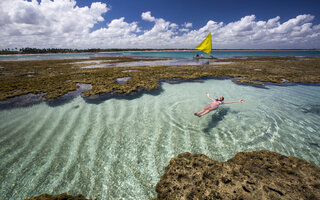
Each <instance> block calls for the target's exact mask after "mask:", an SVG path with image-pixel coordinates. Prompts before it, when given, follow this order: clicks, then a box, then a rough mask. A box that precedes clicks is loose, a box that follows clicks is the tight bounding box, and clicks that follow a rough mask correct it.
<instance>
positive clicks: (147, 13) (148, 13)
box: [141, 11, 156, 22]
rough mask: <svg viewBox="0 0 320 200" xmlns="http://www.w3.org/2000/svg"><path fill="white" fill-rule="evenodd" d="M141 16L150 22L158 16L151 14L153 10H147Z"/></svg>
mask: <svg viewBox="0 0 320 200" xmlns="http://www.w3.org/2000/svg"><path fill="white" fill-rule="evenodd" d="M141 17H142V19H143V20H146V21H149V22H154V21H155V20H156V18H154V17H152V16H151V12H150V11H147V12H143V13H142V14H141Z"/></svg>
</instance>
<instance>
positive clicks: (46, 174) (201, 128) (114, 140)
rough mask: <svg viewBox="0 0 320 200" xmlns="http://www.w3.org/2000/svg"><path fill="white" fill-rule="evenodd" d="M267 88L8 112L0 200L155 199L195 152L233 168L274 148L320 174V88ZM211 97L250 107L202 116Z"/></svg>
mask: <svg viewBox="0 0 320 200" xmlns="http://www.w3.org/2000/svg"><path fill="white" fill-rule="evenodd" d="M267 87H268V88H269V89H268V90H266V89H261V88H256V87H250V86H242V85H237V84H235V83H233V82H232V81H231V80H206V81H202V82H186V83H180V84H168V83H163V84H162V90H160V92H159V91H158V92H156V93H155V94H153V93H150V94H143V95H140V97H139V98H136V97H135V98H131V99H130V97H129V98H126V97H122V98H117V99H112V98H111V99H110V98H106V99H107V100H105V101H103V98H101V99H95V100H94V99H93V100H89V99H85V100H84V99H83V98H82V97H77V98H75V99H73V100H70V101H69V102H64V103H63V104H59V105H56V106H53V107H52V106H50V105H48V104H46V103H40V104H37V105H33V106H29V107H19V108H15V109H7V110H1V111H0V169H1V170H0V179H1V180H0V187H1V193H0V199H24V198H28V197H31V196H35V195H39V194H42V193H53V194H57V193H62V192H68V193H71V194H78V193H81V194H83V195H84V196H86V197H88V198H92V199H94V198H100V199H151V198H152V197H155V195H156V193H155V189H154V188H155V185H156V183H157V182H158V181H159V179H160V176H161V175H162V174H163V172H164V167H165V166H167V165H168V163H169V160H170V159H171V158H172V157H174V156H177V155H178V154H179V153H182V152H186V151H188V152H191V153H204V154H206V155H208V156H209V157H210V158H212V159H215V160H220V161H225V160H227V159H229V158H231V157H233V156H234V155H235V154H236V153H237V152H239V151H253V150H260V149H267V150H271V151H276V152H279V153H281V154H284V155H289V156H297V157H300V158H303V159H305V160H308V161H311V162H312V163H315V164H317V165H320V146H319V145H318V144H320V135H319V131H318V129H319V127H320V115H319V112H317V108H318V107H317V105H320V102H319V99H320V98H319V97H320V87H319V86H311V85H308V86H306V85H292V86H288V87H281V86H274V85H273V86H272V85H270V86H267ZM207 91H208V92H210V94H211V96H214V97H217V96H220V95H223V96H224V97H225V101H230V100H239V99H242V98H244V99H246V102H245V103H243V104H240V103H239V104H226V105H222V106H221V107H220V108H218V110H215V111H212V112H210V113H209V114H208V115H205V116H203V117H201V118H198V117H195V116H194V115H193V113H194V112H197V111H199V110H201V109H202V108H203V107H204V106H205V105H207V104H208V103H210V101H209V99H208V98H207V97H206V96H205V92H207ZM87 102H90V103H87ZM95 102H96V103H95ZM302 108H303V109H302ZM314 110H316V111H315V112H313V111H314Z"/></svg>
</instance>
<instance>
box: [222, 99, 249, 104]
mask: <svg viewBox="0 0 320 200" xmlns="http://www.w3.org/2000/svg"><path fill="white" fill-rule="evenodd" d="M244 102H245V100H244V99H241V100H239V101H229V102H223V104H230V103H244Z"/></svg>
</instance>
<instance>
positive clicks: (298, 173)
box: [156, 150, 320, 200]
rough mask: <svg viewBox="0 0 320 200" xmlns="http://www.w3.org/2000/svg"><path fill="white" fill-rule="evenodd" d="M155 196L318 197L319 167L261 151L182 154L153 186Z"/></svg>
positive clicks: (319, 188)
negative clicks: (220, 157)
mask: <svg viewBox="0 0 320 200" xmlns="http://www.w3.org/2000/svg"><path fill="white" fill-rule="evenodd" d="M156 191H157V193H158V199H308V200H311V199H320V168H319V167H318V166H315V165H313V164H311V163H309V162H306V161H304V160H302V159H299V158H295V157H287V156H283V155H281V154H278V153H274V152H270V151H266V150H262V151H254V152H247V153H237V154H236V155H235V157H233V158H232V159H230V160H228V161H227V162H218V161H214V160H211V159H210V158H208V157H207V156H205V155H203V154H190V153H182V154H180V155H178V156H177V157H175V158H172V159H171V160H170V164H169V165H168V166H167V167H166V169H165V174H164V175H163V176H162V177H161V180H160V181H159V182H158V184H157V186H156Z"/></svg>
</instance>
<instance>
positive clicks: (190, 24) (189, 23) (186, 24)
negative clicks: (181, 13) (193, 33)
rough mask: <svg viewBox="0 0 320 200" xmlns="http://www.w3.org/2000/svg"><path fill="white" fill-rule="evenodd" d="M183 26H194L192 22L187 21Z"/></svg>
mask: <svg viewBox="0 0 320 200" xmlns="http://www.w3.org/2000/svg"><path fill="white" fill-rule="evenodd" d="M183 26H184V27H186V28H191V27H192V23H191V22H188V23H187V22H185V23H184V24H183Z"/></svg>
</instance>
